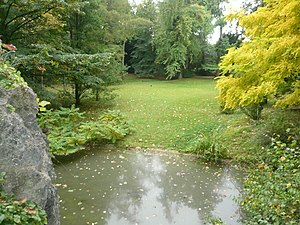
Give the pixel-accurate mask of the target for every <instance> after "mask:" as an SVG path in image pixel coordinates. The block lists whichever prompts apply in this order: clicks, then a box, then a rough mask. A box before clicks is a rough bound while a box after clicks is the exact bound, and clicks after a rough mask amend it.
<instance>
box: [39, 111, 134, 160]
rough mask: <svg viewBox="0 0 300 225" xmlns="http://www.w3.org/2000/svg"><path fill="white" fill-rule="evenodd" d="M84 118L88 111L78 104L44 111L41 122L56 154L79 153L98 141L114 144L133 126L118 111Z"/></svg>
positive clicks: (50, 145)
mask: <svg viewBox="0 0 300 225" xmlns="http://www.w3.org/2000/svg"><path fill="white" fill-rule="evenodd" d="M84 120H86V118H85V116H84V113H81V112H79V109H78V108H75V107H74V106H72V107H71V108H70V109H69V108H61V109H60V110H49V111H46V112H44V113H41V114H40V116H39V125H40V127H41V128H42V129H43V131H44V132H45V133H46V134H47V137H48V139H49V148H50V153H51V155H52V156H54V155H68V154H72V153H75V152H77V151H79V150H83V149H84V148H85V147H84V144H86V143H89V142H91V141H95V140H109V141H111V142H113V143H114V142H116V141H117V140H120V139H122V138H123V137H125V136H126V135H127V134H129V133H130V127H129V125H128V124H127V122H126V120H125V118H124V116H122V115H121V113H120V112H118V111H107V112H104V113H103V114H100V115H99V117H98V118H96V119H95V120H92V121H88V122H83V121H84Z"/></svg>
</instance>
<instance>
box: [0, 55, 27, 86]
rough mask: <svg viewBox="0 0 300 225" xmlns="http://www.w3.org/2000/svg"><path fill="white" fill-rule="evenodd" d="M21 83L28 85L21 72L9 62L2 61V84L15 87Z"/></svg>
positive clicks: (0, 77)
mask: <svg viewBox="0 0 300 225" xmlns="http://www.w3.org/2000/svg"><path fill="white" fill-rule="evenodd" d="M20 85H23V86H27V84H26V82H25V81H24V79H23V78H22V77H21V73H20V72H19V71H17V70H16V69H15V68H14V67H12V66H10V65H9V64H6V63H3V62H1V61H0V86H1V87H4V88H5V89H13V88H16V87H18V86H20Z"/></svg>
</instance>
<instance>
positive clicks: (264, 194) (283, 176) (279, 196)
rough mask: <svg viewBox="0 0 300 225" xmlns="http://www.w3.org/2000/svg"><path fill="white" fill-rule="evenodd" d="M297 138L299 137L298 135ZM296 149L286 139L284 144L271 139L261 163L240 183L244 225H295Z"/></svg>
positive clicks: (298, 207) (299, 207) (298, 203)
mask: <svg viewBox="0 0 300 225" xmlns="http://www.w3.org/2000/svg"><path fill="white" fill-rule="evenodd" d="M298 135H299V133H298ZM299 180H300V148H299V143H298V142H297V141H296V140H295V139H294V138H293V135H290V136H289V137H288V138H287V141H286V142H285V143H284V142H282V141H280V140H279V137H276V138H274V139H273V142H272V145H271V147H270V148H269V149H268V150H267V151H266V155H265V159H264V162H262V163H261V164H259V165H258V167H257V169H255V170H254V171H253V172H251V173H250V174H249V176H248V178H247V180H246V181H245V183H244V195H243V200H242V201H241V205H242V207H243V208H244V209H245V211H246V212H247V217H246V221H245V223H246V224H278V225H280V224H299V221H300V183H299Z"/></svg>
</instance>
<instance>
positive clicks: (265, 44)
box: [217, 0, 300, 109]
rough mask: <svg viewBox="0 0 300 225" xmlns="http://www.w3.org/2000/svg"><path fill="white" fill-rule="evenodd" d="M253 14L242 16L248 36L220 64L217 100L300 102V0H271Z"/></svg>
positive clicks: (229, 104)
mask: <svg viewBox="0 0 300 225" xmlns="http://www.w3.org/2000/svg"><path fill="white" fill-rule="evenodd" d="M265 2H266V5H265V6H262V7H259V8H258V10H257V11H255V12H254V13H251V14H248V15H246V14H237V15H235V16H234V17H235V18H238V19H239V20H240V24H241V26H243V27H244V28H245V32H246V36H247V37H248V40H246V41H244V43H243V44H242V46H241V47H239V48H231V49H230V50H229V52H228V54H227V55H226V56H225V57H224V58H223V61H222V62H221V64H220V68H221V70H222V76H221V77H220V78H219V79H218V83H217V87H218V90H219V96H218V99H219V101H220V102H221V104H222V105H223V106H224V108H225V109H233V108H236V107H246V108H247V107H255V108H259V107H262V105H263V104H264V103H265V102H266V100H268V101H269V102H270V103H271V104H272V105H273V106H275V107H284V108H286V107H287V108H297V107H299V106H300V89H299V87H300V79H299V74H300V68H299V64H300V55H299V53H300V48H299V46H300V32H299V30H300V11H299V7H300V2H299V1H298V0H291V1H288V2H286V1H284V0H266V1H265Z"/></svg>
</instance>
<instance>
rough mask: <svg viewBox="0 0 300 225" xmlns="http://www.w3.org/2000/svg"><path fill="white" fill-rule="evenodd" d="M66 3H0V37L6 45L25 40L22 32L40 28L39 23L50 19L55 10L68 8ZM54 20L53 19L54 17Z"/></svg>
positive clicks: (10, 0) (11, 1)
mask: <svg viewBox="0 0 300 225" xmlns="http://www.w3.org/2000/svg"><path fill="white" fill-rule="evenodd" d="M67 5H68V4H67V3H65V2H64V1H59V0H51V1H43V0H34V1H17V0H7V1H1V3H0V35H1V36H3V37H2V39H3V41H4V42H5V43H10V42H11V41H12V40H16V39H20V38H23V37H24V36H23V35H22V31H24V30H25V29H26V30H27V31H28V30H30V29H32V28H35V27H37V26H38V23H37V21H39V22H40V21H41V20H43V19H47V17H48V19H49V18H50V17H51V14H50V13H51V12H52V11H53V10H54V9H57V8H62V7H66V6H67ZM52 18H53V17H52Z"/></svg>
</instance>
